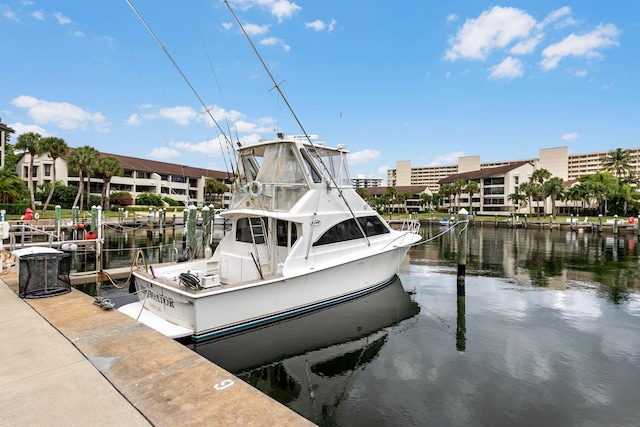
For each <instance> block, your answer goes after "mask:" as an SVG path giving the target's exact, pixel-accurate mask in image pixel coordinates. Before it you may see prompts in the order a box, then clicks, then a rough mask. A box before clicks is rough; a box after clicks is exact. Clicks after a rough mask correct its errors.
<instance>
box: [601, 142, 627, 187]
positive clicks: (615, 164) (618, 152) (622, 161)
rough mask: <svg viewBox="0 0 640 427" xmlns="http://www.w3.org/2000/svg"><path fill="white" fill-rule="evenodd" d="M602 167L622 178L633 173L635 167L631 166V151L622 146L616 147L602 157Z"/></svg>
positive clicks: (619, 178)
mask: <svg viewBox="0 0 640 427" xmlns="http://www.w3.org/2000/svg"><path fill="white" fill-rule="evenodd" d="M601 162H602V168H603V169H604V170H605V171H606V172H609V173H611V174H612V175H613V176H615V177H616V178H618V180H622V179H623V178H625V177H629V176H631V175H632V174H633V171H634V168H633V166H631V151H630V150H624V149H622V148H616V149H615V150H613V151H610V152H609V154H606V155H604V156H602V158H601Z"/></svg>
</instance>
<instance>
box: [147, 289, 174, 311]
mask: <svg viewBox="0 0 640 427" xmlns="http://www.w3.org/2000/svg"><path fill="white" fill-rule="evenodd" d="M147 296H148V297H149V298H151V299H152V300H154V301H158V302H160V303H162V304H164V305H166V306H169V307H174V308H175V306H174V305H173V298H169V297H165V296H164V295H158V294H156V293H155V292H153V291H152V290H150V289H147Z"/></svg>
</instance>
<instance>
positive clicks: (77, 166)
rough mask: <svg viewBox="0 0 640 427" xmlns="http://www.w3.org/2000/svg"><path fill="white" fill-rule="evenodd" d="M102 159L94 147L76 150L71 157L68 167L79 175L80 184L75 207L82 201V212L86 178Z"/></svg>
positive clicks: (74, 202)
mask: <svg viewBox="0 0 640 427" xmlns="http://www.w3.org/2000/svg"><path fill="white" fill-rule="evenodd" d="M99 158H100V152H99V151H98V150H96V149H95V148H93V147H90V146H88V145H85V146H83V147H80V148H76V149H75V150H73V151H72V152H71V154H70V155H69V160H68V161H67V165H68V167H69V170H71V171H73V172H77V173H78V177H79V179H80V183H79V185H78V193H77V194H76V198H75V200H74V201H73V206H78V199H80V210H82V198H81V195H82V191H83V190H84V176H85V175H89V174H91V172H92V171H93V170H94V169H95V167H96V166H97V164H98V159H99Z"/></svg>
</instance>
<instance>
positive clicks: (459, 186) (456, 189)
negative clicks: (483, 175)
mask: <svg viewBox="0 0 640 427" xmlns="http://www.w3.org/2000/svg"><path fill="white" fill-rule="evenodd" d="M465 185H467V181H465V180H463V179H459V180H457V181H456V182H454V183H453V184H451V186H452V188H453V202H454V203H455V201H456V196H458V197H457V199H458V204H456V206H455V208H456V209H455V210H456V212H457V211H459V210H460V197H461V196H462V192H463V191H464V187H465Z"/></svg>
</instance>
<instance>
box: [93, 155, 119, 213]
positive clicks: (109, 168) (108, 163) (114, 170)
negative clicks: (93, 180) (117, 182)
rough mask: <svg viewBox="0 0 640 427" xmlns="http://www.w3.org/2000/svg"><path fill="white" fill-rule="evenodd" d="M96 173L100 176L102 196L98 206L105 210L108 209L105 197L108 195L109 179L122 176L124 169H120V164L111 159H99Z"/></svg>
mask: <svg viewBox="0 0 640 427" xmlns="http://www.w3.org/2000/svg"><path fill="white" fill-rule="evenodd" d="M96 172H98V174H99V175H102V194H101V195H100V205H101V206H102V207H103V208H104V209H105V210H107V209H109V198H107V199H106V200H107V201H106V204H105V196H106V195H107V194H108V189H109V185H110V183H111V178H112V177H114V176H122V175H124V169H122V165H121V164H120V162H119V161H118V160H116V159H114V158H113V157H101V158H100V160H98V166H97V167H96Z"/></svg>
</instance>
